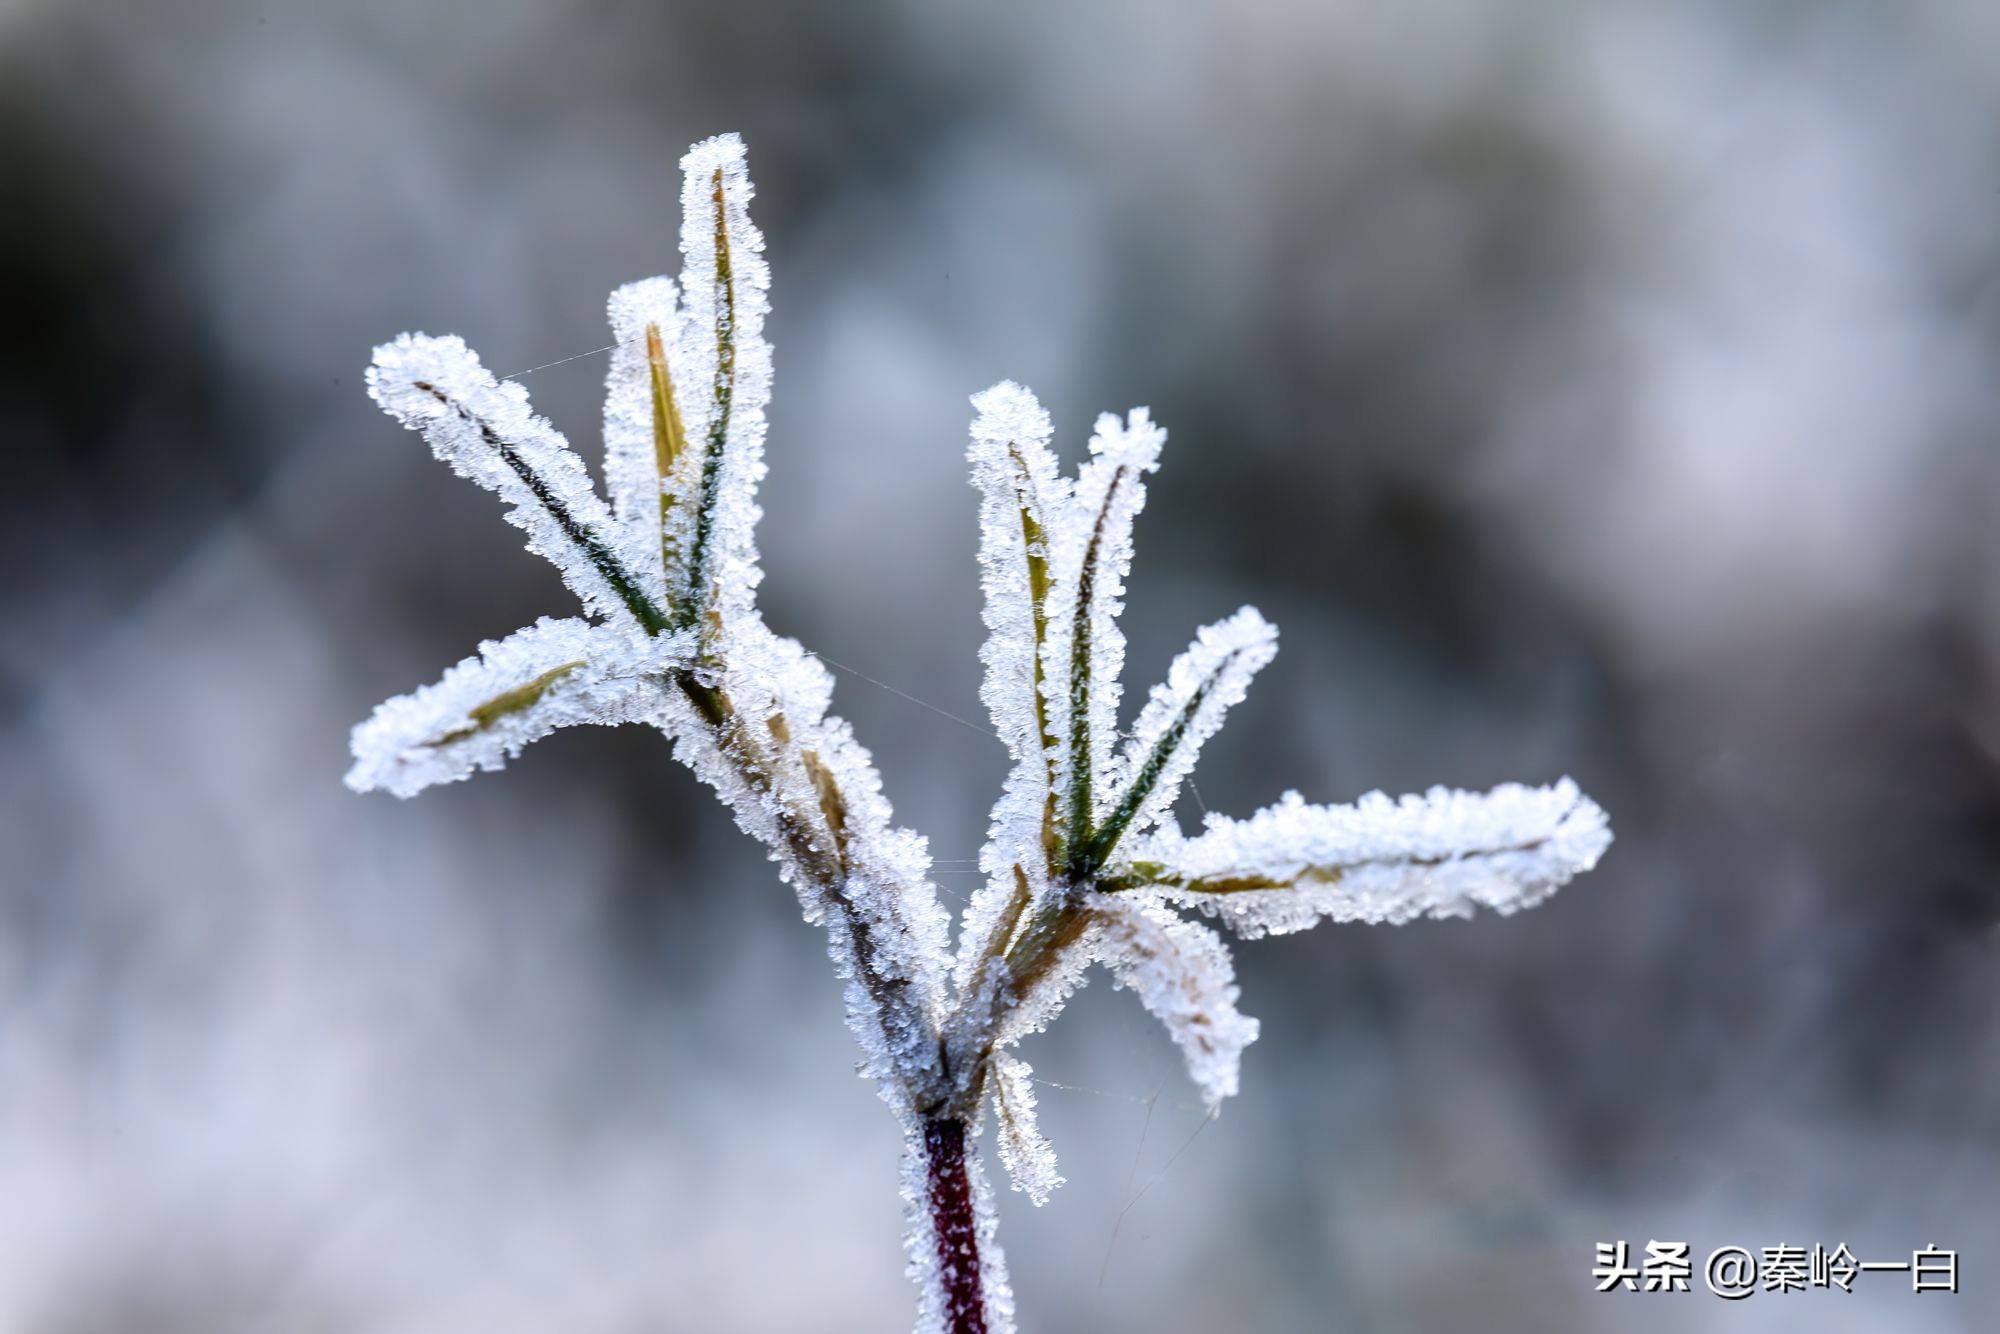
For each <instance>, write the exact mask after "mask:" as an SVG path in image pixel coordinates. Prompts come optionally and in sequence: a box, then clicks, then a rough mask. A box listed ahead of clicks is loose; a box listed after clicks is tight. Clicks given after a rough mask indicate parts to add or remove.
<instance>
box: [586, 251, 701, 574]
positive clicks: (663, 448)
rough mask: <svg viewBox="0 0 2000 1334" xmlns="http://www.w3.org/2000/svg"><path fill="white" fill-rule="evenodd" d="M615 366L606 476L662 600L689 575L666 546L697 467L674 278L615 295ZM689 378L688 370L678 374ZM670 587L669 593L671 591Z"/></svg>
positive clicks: (635, 563) (607, 407) (629, 544)
mask: <svg viewBox="0 0 2000 1334" xmlns="http://www.w3.org/2000/svg"><path fill="white" fill-rule="evenodd" d="M609 314H610V319H611V339H612V347H611V367H610V370H609V371H608V372H607V373H606V375H605V383H604V479H605V485H606V487H607V488H608V490H609V491H610V493H611V507H612V512H613V513H614V514H615V515H616V516H617V520H618V528H619V532H620V536H621V542H622V545H623V548H624V550H625V551H626V553H627V561H628V563H629V564H630V565H631V567H632V569H633V571H634V573H635V574H637V575H638V576H639V577H641V578H642V579H644V580H645V581H646V584H647V587H648V589H649V591H651V592H652V593H653V594H654V596H655V597H657V598H659V599H660V600H661V602H662V605H665V604H666V603H668V602H673V601H678V600H679V599H680V598H681V597H683V596H684V591H683V590H684V589H685V587H686V582H687V577H686V573H685V568H684V565H683V564H682V563H681V562H680V561H679V560H678V559H676V557H677V556H678V555H683V554H684V553H673V552H668V551H666V550H664V549H663V543H662V539H663V536H664V535H665V533H666V532H667V530H668V526H669V525H668V520H669V518H670V517H671V515H670V511H671V507H672V505H673V504H674V503H675V501H676V500H677V499H679V498H684V497H685V495H686V493H687V491H688V489H689V482H690V480H691V473H692V472H693V471H694V470H691V469H690V468H689V466H688V465H689V464H691V463H694V462H695V460H694V458H693V457H692V452H691V451H690V450H689V449H688V447H687V428H686V424H685V422H684V421H683V419H682V417H681V407H680V400H681V397H682V393H681V391H680V390H678V389H677V388H676V377H675V376H674V373H673V356H674V354H675V353H676V352H678V351H679V350H680V345H681V319H682V314H681V310H680V306H679V303H678V294H677V293H676V291H675V288H674V284H673V280H672V279H671V278H647V279H644V280H643V281H640V282H636V283H627V284H626V285H625V286H623V287H621V288H619V289H618V290H617V291H615V292H613V293H612V294H611V300H610V302H609ZM680 378H681V379H682V380H685V378H686V376H685V374H683V375H682V376H681V377H680ZM669 589H671V593H669Z"/></svg>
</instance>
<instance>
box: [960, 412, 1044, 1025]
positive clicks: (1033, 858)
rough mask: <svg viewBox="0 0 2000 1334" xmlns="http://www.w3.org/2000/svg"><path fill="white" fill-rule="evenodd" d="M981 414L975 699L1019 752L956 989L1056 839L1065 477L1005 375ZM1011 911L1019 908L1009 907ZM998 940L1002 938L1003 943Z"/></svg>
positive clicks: (995, 820) (1039, 424) (1040, 870)
mask: <svg viewBox="0 0 2000 1334" xmlns="http://www.w3.org/2000/svg"><path fill="white" fill-rule="evenodd" d="M972 404H973V407H974V408H975V409H976V412H977V415H976V416H975V417H974V419H973V423H972V440H971V444H970V446H969V447H968V448H967V450H966V458H967V460H968V461H969V462H970V463H971V465H972V481H973V485H974V486H975V487H977V488H978V490H979V497H980V500H979V533H980V538H979V565H980V584H981V587H982V590H983V591H984V594H985V599H984V603H985V605H984V610H983V614H984V618H985V621H986V628H987V632H988V635H987V639H986V643H985V644H984V645H983V646H982V647H981V649H980V653H979V656H980V660H981V661H982V662H983V663H984V664H985V667H986V673H985V679H984V681H983V682H982V684H981V686H980V698H981V699H983V700H984V701H985V703H986V708H987V711H988V713H989V714H990V715H991V717H992V719H993V727H994V730H995V731H997V732H998V733H999V734H1000V736H1001V737H1002V739H1003V740H1005V742H1006V744H1007V748H1008V750H1009V752H1011V753H1012V755H1013V756H1014V767H1013V770H1012V771H1011V772H1010V773H1009V774H1008V776H1007V779H1006V784H1005V787H1004V788H1003V790H1002V792H1001V795H1000V799H999V800H998V801H997V802H996V803H995V804H994V807H993V812H992V815H991V817H990V819H989V821H988V826H987V840H986V845H985V846H984V847H983V848H982V849H981V850H980V867H981V869H982V870H984V871H985V872H986V876H987V879H986V881H985V883H984V884H983V885H982V886H981V887H980V888H979V889H978V890H977V891H975V892H974V894H973V898H972V902H971V904H970V905H969V906H968V908H967V910H966V913H965V921H964V925H963V928H962V930H961V932H960V941H961V943H960V949H959V962H958V974H957V980H958V985H959V986H960V988H961V989H964V988H967V987H970V986H973V985H975V982H974V975H975V972H976V970H977V969H978V967H979V961H980V959H981V958H982V957H983V956H984V955H985V953H986V952H988V951H989V950H990V949H991V948H992V947H993V945H994V943H995V941H994V936H995V933H996V931H998V930H1000V929H1001V927H1002V923H1001V921H1000V918H1001V915H1002V914H1003V913H1004V912H1006V911H1007V908H1008V905H1009V904H1010V902H1012V901H1013V900H1014V899H1015V898H1016V897H1017V887H1018V888H1020V889H1022V890H1025V889H1026V888H1027V887H1030V886H1041V885H1045V884H1047V883H1048V879H1049V866H1048V854H1049V844H1050V843H1051V842H1052V841H1053V839H1054V837H1055V832H1056V831H1055V827H1054V822H1055V818H1056V814H1057V812H1056V810H1055V807H1054V805H1053V804H1052V801H1051V789H1050V765H1051V764H1052V763H1053V761H1054V755H1053V753H1052V752H1053V750H1054V734H1053V733H1052V732H1050V730H1049V726H1048V719H1047V717H1046V704H1045V702H1044V701H1043V699H1042V696H1041V675H1042V672H1043V670H1044V668H1043V665H1042V657H1041V646H1042V643H1043V640H1044V639H1045V637H1046V630H1047V627H1046V623H1045V620H1044V617H1045V616H1046V614H1047V597H1048V591H1049V577H1050V531H1051V526H1052V525H1053V524H1054V523H1056V522H1057V521H1058V520H1059V519H1061V518H1062V517H1063V516H1065V515H1066V514H1067V512H1068V508H1069V505H1070V484H1069V482H1068V480H1067V479H1065V478H1063V477H1062V476H1060V475H1059V474H1058V472H1057V470H1056V460H1055V456H1054V455H1053V454H1052V453H1051V452H1050V451H1049V437H1050V426H1049V417H1048V414H1047V413H1046V412H1044V411H1043V410H1042V406H1041V404H1040V403H1038V402H1037V401H1036V400H1035V396H1034V395H1033V394H1031V393H1029V392H1028V391H1027V390H1026V389H1024V388H1022V387H1021V386H1020V385H1017V384H1014V383H1013V382H1012V381H1002V382H1001V383H999V384H996V385H994V386H993V387H992V388H990V389H987V390H985V391H983V392H981V393H978V394H975V395H973V398H972ZM1015 911H1016V913H1017V914H1018V908H1017V909H1016V910H1015ZM997 943H998V946H999V947H1000V948H1003V949H1004V948H1005V946H1006V943H1007V942H1006V940H1005V939H1004V938H1003V939H1000V940H999V941H998V942H997Z"/></svg>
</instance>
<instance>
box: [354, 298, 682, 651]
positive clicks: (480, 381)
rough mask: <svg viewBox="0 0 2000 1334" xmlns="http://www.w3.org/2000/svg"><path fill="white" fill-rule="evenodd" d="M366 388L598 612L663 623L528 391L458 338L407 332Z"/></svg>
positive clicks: (378, 358) (382, 351)
mask: <svg viewBox="0 0 2000 1334" xmlns="http://www.w3.org/2000/svg"><path fill="white" fill-rule="evenodd" d="M368 392H369V393H370V394H371V395H372V396H373V397H374V399H375V401H376V402H377V403H378V404H380V405H381V407H382V410H383V411H385V412H387V413H388V414H389V415H390V416H392V417H394V418H396V419H397V420H398V421H400V422H402V423H403V425H405V426H407V427H409V428H410V429H411V430H413V431H418V432H420V433H421V434H422V435H423V437H424V439H425V440H427V441H428V442H429V443H430V446H431V451H432V452H433V453H435V454H436V455H437V456H438V458H440V459H442V460H443V461H444V462H446V463H448V464H450V465H451V469H452V471H453V472H456V473H457V474H458V475H459V476H461V477H465V478H469V479H470V480H472V481H475V482H477V483H479V485H481V486H483V487H485V488H486V489H487V490H489V491H493V492H496V493H497V494H498V495H499V496H500V498H501V499H502V500H505V501H506V502H507V505H508V509H507V521H508V522H509V523H512V524H514V525H515V526H516V527H518V528H521V529H523V530H524V531H526V533H527V534H528V549H529V550H531V551H534V552H536V553H538V554H540V555H542V556H545V557H547V558H548V559H549V560H550V561H552V562H554V563H555V566H556V568H557V569H559V570H561V571H562V575H563V581H564V582H565V583H567V584H568V585H569V586H570V587H571V588H572V589H574V590H575V592H576V594H577V596H578V597H580V598H582V599H583V602H584V605H585V607H587V608H588V609H589V610H590V611H591V613H592V614H594V615H597V616H603V617H613V618H618V619H624V618H625V617H627V616H631V617H634V618H636V619H638V620H639V621H640V622H641V623H642V624H647V625H648V628H650V629H657V628H659V625H657V624H651V623H650V622H656V621H657V620H658V608H657V604H656V603H653V602H651V601H650V600H649V599H648V598H647V596H646V593H645V589H644V586H643V584H642V583H641V582H640V581H639V580H638V579H637V577H636V576H635V575H633V574H632V572H631V571H630V570H629V569H627V568H626V567H625V564H624V562H623V561H622V560H621V559H620V556H619V553H618V551H617V543H616V539H615V538H614V537H613V536H612V532H613V529H612V524H611V516H610V514H609V512H608V511H606V509H605V507H604V502H603V501H601V500H599V499H598V497H597V492H596V491H595V490H594V489H592V487H591V484H590V476H589V474H588V473H587V472H586V471H585V469H584V466H583V460H582V459H580V458H578V457H577V456H576V454H575V453H574V452H573V451H572V450H571V449H570V447H569V444H568V442H567V441H565V440H564V439H563V437H562V435H561V434H560V433H559V432H558V431H557V430H556V429H555V428H554V427H553V426H550V425H549V424H548V423H547V422H546V421H544V420H542V419H541V418H540V417H537V416H536V415H535V414H534V412H533V411H531V410H530V409H529V407H528V391H527V390H525V389H523V388H522V387H521V386H520V385H518V384H515V383H514V382H512V381H500V380H496V379H494V378H493V376H492V374H491V372H489V371H488V370H487V369H486V368H485V367H484V366H481V365H480V364H479V358H478V357H477V356H475V355H474V354H473V352H472V350H471V349H470V348H468V347H466V345H465V343H464V341H463V340H462V339H459V338H455V337H443V338H433V337H430V336H429V335H427V334H403V335H402V336H401V337H399V338H397V339H396V340H395V341H394V342H392V343H384V344H383V345H382V346H380V347H378V348H376V349H375V361H374V364H373V365H371V366H370V367H369V368H368Z"/></svg>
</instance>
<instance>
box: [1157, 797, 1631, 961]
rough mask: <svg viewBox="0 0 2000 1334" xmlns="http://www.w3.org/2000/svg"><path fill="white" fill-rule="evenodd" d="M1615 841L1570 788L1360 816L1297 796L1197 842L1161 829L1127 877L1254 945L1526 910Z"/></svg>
mask: <svg viewBox="0 0 2000 1334" xmlns="http://www.w3.org/2000/svg"><path fill="white" fill-rule="evenodd" d="M1610 843H1611V828H1610V825H1609V823H1608V822H1607V821H1606V819H1605V815H1604V812H1603V810H1601V809H1600V808H1599V807H1598V805H1597V804H1596V803H1595V802H1593V801H1591V800H1590V798H1588V797H1586V796H1584V795H1583V794H1582V793H1581V792H1579V791H1578V790H1577V787H1576V784H1574V783H1572V782H1571V781H1570V780H1569V779H1567V778H1565V779H1563V780H1562V781H1561V782H1559V783H1556V784H1554V785H1553V786H1550V787H1523V786H1520V785H1519V784H1514V783H1508V784H1505V785H1503V786H1500V787H1496V788H1494V789H1493V790H1492V791H1491V792H1484V793H1480V792H1461V791H1454V790H1452V789H1449V788H1443V787H1434V788H1432V789H1431V790H1430V791H1429V792H1426V793H1424V794H1423V795H1422V796H1406V797H1403V798H1401V799H1400V800H1391V799H1390V798H1389V797H1386V796H1384V795H1383V794H1382V793H1380V792H1371V793H1369V794H1368V795H1367V796H1365V797H1363V798H1361V799H1360V800H1359V801H1357V802H1355V803H1354V804H1353V805H1350V806H1309V805H1307V804H1306V803H1305V801H1304V800H1303V799H1302V798H1300V796H1299V794H1298V793H1296V792H1288V793H1286V794H1285V796H1284V798H1283V799H1282V800H1281V801H1279V802H1278V804H1277V805H1275V806H1267V807H1265V808H1264V809H1263V810H1261V811H1259V812H1257V813H1256V814H1255V815H1253V816H1251V817H1250V818H1249V819H1247V820H1231V819H1227V818H1224V817H1220V816H1211V817H1209V819H1208V822H1207V826H1206V828H1205V829H1204V831H1203V832H1202V833H1201V834H1200V835H1199V836H1198V837H1195V838H1192V839H1183V838H1181V837H1180V836H1179V833H1178V831H1177V830H1172V829H1165V830H1162V831H1161V832H1160V833H1159V834H1157V835H1155V836H1154V837H1153V838H1151V839H1148V840H1145V841H1144V842H1143V843H1142V844H1141V845H1139V846H1136V847H1135V848H1134V849H1133V850H1132V852H1131V854H1130V865H1129V874H1130V875H1131V877H1132V878H1133V880H1134V881H1137V882H1142V883H1146V884H1151V885H1156V886H1158V887H1160V889H1161V890H1162V892H1163V893H1164V894H1165V895H1166V896H1167V897H1168V898H1169V899H1172V900H1174V901H1176V902H1180V903H1184V904H1189V905H1192V906H1195V907H1198V908H1200V909H1202V910H1203V911H1204V912H1208V913H1211V914H1213V915H1215V916H1217V917H1219V918H1221V919H1222V920H1223V921H1224V922H1225V923H1227V924H1228V925H1229V926H1231V927H1233V928H1235V930H1236V931H1237V932H1238V933H1239V934H1241V935H1243V936H1246V937H1251V936H1261V935H1265V934H1267V933H1268V934H1280V933H1283V932H1287V931H1299V930H1303V929H1304V928H1306V927H1309V926H1312V925H1313V924H1314V923H1316V922H1318V921H1320V920H1322V919H1330V920H1332V921H1336V922H1387V923H1392V924H1394V923H1402V922H1408V921H1411V920H1413V919H1415V918H1418V917H1470V916H1471V915H1472V912H1473V909H1474V908H1476V907H1487V908H1491V909H1493V910H1494V911H1496V912H1499V913H1511V912H1515V911H1517V910H1519V909H1522V908H1528V907H1533V906H1534V905H1535V904H1537V903H1540V902H1541V901H1542V900H1543V899H1545V898H1547V897H1548V896H1549V895H1551V894H1553V893H1554V892H1555V891H1556V890H1557V889H1559V888H1561V887H1562V886H1563V885H1564V884H1565V883H1567V882H1568V881H1569V880H1570V879H1571V878H1572V877H1574V876H1577V875H1580V874H1581V873H1583V872H1584V871H1587V870H1589V869H1590V868H1591V867H1593V866H1595V865H1596V864H1597V859H1598V858H1599V857H1601V856H1602V855H1603V854H1604V850H1605V848H1607V847H1608V846H1610Z"/></svg>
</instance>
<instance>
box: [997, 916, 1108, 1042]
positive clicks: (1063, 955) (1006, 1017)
mask: <svg viewBox="0 0 2000 1334" xmlns="http://www.w3.org/2000/svg"><path fill="white" fill-rule="evenodd" d="M1030 911H1032V909H1031V910H1030ZM1102 934H1103V927H1102V924H1101V922H1099V921H1098V920H1096V919H1092V920H1091V921H1089V922H1088V923H1086V924H1085V925H1084V927H1083V928H1082V930H1081V931H1079V932H1078V934H1077V936H1076V938H1075V939H1074V940H1072V941H1071V942H1070V943H1069V944H1068V945H1067V946H1066V947H1065V948H1063V949H1062V950H1061V951H1059V952H1058V953H1057V954H1056V956H1055V958H1054V960H1053V961H1052V962H1051V963H1050V964H1049V966H1048V969H1047V971H1046V972H1044V973H1043V974H1042V975H1041V976H1040V977H1039V978H1037V979H1036V980H1035V981H1034V983H1033V985H1031V986H1027V987H1021V988H1017V989H1016V991H1015V992H1014V993H1013V1004H1012V1006H1011V1007H1010V1008H1009V1009H1008V1010H1007V1012H1006V1013H1005V1014H1003V1015H1001V1016H1000V1022H999V1024H998V1025H997V1026H996V1027H995V1028H994V1030H993V1046H994V1049H995V1050H998V1049H1000V1048H1002V1047H1011V1046H1013V1045H1014V1044H1015V1043H1017V1042H1019V1041H1020V1040H1021V1039H1022V1038H1025V1037H1027V1036H1028V1035H1029V1034H1031V1033H1039V1032H1041V1031H1042V1030H1043V1029H1045V1028H1047V1027H1048V1026H1049V1025H1050V1024H1052V1023H1054V1022H1055V1020H1056V1016H1057V1015H1059V1014H1061V1013H1062V1012H1063V1007H1064V1006H1066V1005H1068V1004H1069V998H1070V997H1071V996H1074V995H1075V994H1076V993H1077V992H1078V991H1081V990H1082V989H1083V984H1084V983H1085V982H1088V981H1089V980H1090V965H1091V964H1093V963H1095V962H1097V957H1098V949H1099V944H1100V938H1101V936H1102Z"/></svg>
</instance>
